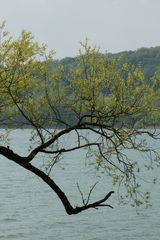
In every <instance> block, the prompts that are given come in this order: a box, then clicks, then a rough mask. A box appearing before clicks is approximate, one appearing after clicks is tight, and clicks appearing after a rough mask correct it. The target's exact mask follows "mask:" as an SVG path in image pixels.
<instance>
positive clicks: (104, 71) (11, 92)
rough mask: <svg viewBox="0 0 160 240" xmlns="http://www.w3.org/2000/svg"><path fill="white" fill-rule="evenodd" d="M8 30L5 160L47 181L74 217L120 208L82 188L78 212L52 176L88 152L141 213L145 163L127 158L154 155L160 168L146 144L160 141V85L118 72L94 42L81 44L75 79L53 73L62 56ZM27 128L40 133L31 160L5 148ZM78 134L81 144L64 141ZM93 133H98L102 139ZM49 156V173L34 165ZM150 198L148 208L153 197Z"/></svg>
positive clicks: (0, 149) (1, 84)
mask: <svg viewBox="0 0 160 240" xmlns="http://www.w3.org/2000/svg"><path fill="white" fill-rule="evenodd" d="M3 28H4V26H2V27H1V44H0V59H1V60H0V95H1V104H0V111H1V115H0V122H1V128H2V127H3V128H5V129H6V132H5V133H4V132H3V133H1V135H0V137H1V138H0V141H1V146H0V154H1V155H3V156H5V157H6V158H7V159H8V160H11V161H13V162H15V163H16V164H18V165H20V166H21V167H23V168H25V169H27V170H29V171H30V172H32V173H33V174H35V175H37V176H38V177H40V178H41V179H42V180H43V181H44V182H45V183H46V184H47V185H48V186H49V187H50V188H51V189H52V190H53V191H54V192H55V193H56V194H57V195H58V197H59V199H60V200H61V202H62V204H63V206H64V208H65V210H66V212H67V213H68V214H77V213H79V212H82V211H84V210H87V209H89V208H99V207H102V206H108V207H112V206H111V205H109V204H107V203H106V201H107V200H108V198H109V197H110V196H111V195H112V193H113V191H110V192H109V193H107V194H106V196H105V197H104V198H102V199H100V200H97V201H95V202H93V203H90V195H91V193H92V191H93V189H94V185H93V187H92V188H91V189H90V191H89V194H88V197H87V200H85V199H84V197H83V193H82V191H81V189H80V188H79V186H78V189H79V192H80V194H81V197H82V200H83V204H82V206H77V207H73V206H72V205H71V203H70V202H69V199H68V198H67V196H66V194H65V193H64V192H63V191H62V189H61V188H60V187H59V186H58V185H57V184H56V183H55V181H54V179H52V178H51V176H50V173H51V171H52V168H53V167H54V165H55V164H56V163H57V162H58V161H59V159H60V157H61V156H64V157H65V153H67V152H71V153H72V152H74V151H76V150H78V149H86V151H87V152H90V153H92V155H94V160H95V165H96V166H97V168H104V169H105V171H106V172H107V173H108V175H109V176H110V177H111V178H112V180H113V183H114V184H116V183H117V184H123V185H124V186H125V188H126V191H127V197H128V198H130V199H131V202H132V204H135V205H137V206H138V205H140V204H141V203H142V202H141V200H140V198H139V197H140V196H142V193H141V190H140V186H139V184H138V181H137V177H136V172H137V171H138V169H139V163H138V161H137V160H136V159H129V157H128V156H127V155H125V152H124V151H125V150H131V149H135V150H136V151H140V152H143V153H148V152H152V153H154V154H155V156H156V158H155V159H154V160H156V161H157V163H158V160H159V157H158V153H156V152H155V150H154V149H153V148H150V147H149V146H148V145H147V142H145V141H144V140H143V136H144V135H148V136H149V137H150V138H155V139H156V138H158V135H157V133H156V127H154V130H152V129H150V130H148V129H147V127H148V126H149V125H152V127H153V126H156V125H155V124H156V123H157V122H156V121H157V119H158V117H159V112H158V111H159V105H158V100H159V93H160V91H159V89H157V81H156V79H153V81H152V82H150V83H146V82H145V79H144V76H143V73H142V72H141V70H140V69H139V68H133V67H131V66H129V65H128V64H124V65H123V66H122V68H121V69H120V70H117V67H116V62H115V61H114V60H113V59H111V58H109V57H108V56H107V55H103V54H101V53H100V51H99V49H98V48H96V47H94V48H91V47H90V46H88V43H87V41H86V42H85V43H84V44H83V43H82V44H81V46H82V50H80V51H79V55H78V56H77V58H76V66H74V67H73V68H70V69H69V70H68V71H67V72H66V70H65V67H64V66H63V65H61V66H59V67H58V68H56V69H53V67H52V66H53V64H52V63H53V62H52V61H53V55H54V53H53V52H50V53H49V54H47V53H46V46H44V45H42V46H40V45H39V44H38V43H36V42H35V40H34V38H33V37H32V35H31V33H28V32H25V31H23V32H22V33H21V36H20V37H19V38H18V39H17V40H14V39H13V38H11V37H10V35H8V33H6V32H4V29H3ZM19 126H21V127H22V126H23V127H30V128H32V136H31V145H32V149H31V150H30V152H29V153H28V155H27V156H21V155H19V154H17V153H16V152H14V151H13V150H12V149H11V148H10V146H7V145H6V144H5V142H4V139H5V138H6V137H7V134H8V128H10V129H12V128H13V127H19ZM142 127H143V129H142ZM72 132H74V133H75V134H76V141H75V142H74V144H73V145H72V146H71V147H68V146H67V145H66V146H62V145H61V144H60V142H61V139H62V137H63V136H66V135H68V134H70V133H72ZM88 132H90V133H94V139H93V138H91V137H89V135H88V134H86V133H88ZM139 136H141V137H140V138H139ZM33 143H34V144H33ZM7 144H8V143H7ZM41 154H43V155H44V154H45V156H46V163H47V170H46V171H42V170H41V169H40V168H38V167H36V166H34V164H33V160H34V158H35V157H36V156H37V155H38V157H40V155H41ZM48 156H49V157H50V161H48ZM151 160H153V159H151ZM151 162H152V161H151ZM143 196H146V199H144V201H145V202H146V204H148V193H147V194H145V193H144V195H143Z"/></svg>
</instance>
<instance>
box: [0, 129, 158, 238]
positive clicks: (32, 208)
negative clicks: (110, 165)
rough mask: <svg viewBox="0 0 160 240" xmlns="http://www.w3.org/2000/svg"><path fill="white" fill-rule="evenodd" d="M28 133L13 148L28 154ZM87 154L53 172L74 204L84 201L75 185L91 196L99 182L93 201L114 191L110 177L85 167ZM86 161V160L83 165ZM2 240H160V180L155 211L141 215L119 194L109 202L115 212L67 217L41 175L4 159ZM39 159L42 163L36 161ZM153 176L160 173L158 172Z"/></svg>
mask: <svg viewBox="0 0 160 240" xmlns="http://www.w3.org/2000/svg"><path fill="white" fill-rule="evenodd" d="M28 134H29V130H15V131H13V133H12V147H13V149H16V151H17V152H19V153H21V154H25V152H26V151H27V148H25V147H24V146H26V144H27V140H26V139H27V136H28ZM83 157H84V156H83V153H82V152H80V151H79V152H77V153H76V154H75V155H73V156H72V158H71V156H70V155H67V156H66V158H65V159H64V160H62V163H61V164H59V165H57V166H56V168H55V169H54V170H53V176H54V179H55V180H56V182H57V183H58V184H60V186H61V187H62V189H63V190H64V191H65V192H66V194H67V196H68V197H69V199H70V200H71V202H72V203H73V204H74V203H75V204H76V203H78V204H79V203H80V200H81V199H80V195H79V193H78V191H77V188H76V182H78V183H79V185H80V186H81V188H82V189H83V190H84V191H86V192H87V190H88V189H89V186H91V184H92V183H93V182H96V181H97V178H98V179H99V184H98V186H97V187H96V189H95V193H94V194H93V198H94V200H97V199H99V198H100V197H104V196H105V194H106V192H108V191H110V190H114V188H113V187H112V186H111V185H110V183H109V181H108V180H107V178H105V177H101V178H100V177H99V176H98V175H97V174H96V173H95V171H94V170H93V169H89V168H87V167H86V166H85V160H83ZM80 159H81V161H79V160H80ZM0 161H1V164H0V239H3V240H9V239H12V240H14V239H16V240H24V239H28V240H51V239H55V240H83V239H84V240H105V239H111V240H132V239H133V240H135V239H136V240H139V239H141V240H159V239H160V184H159V183H160V182H159V181H158V182H157V184H156V185H152V184H151V183H149V184H147V183H146V184H147V186H146V188H147V190H149V191H151V192H152V197H153V207H152V208H149V209H140V210H139V214H137V213H136V211H135V209H133V208H131V207H129V206H121V205H119V204H118V200H117V195H116V194H114V195H112V197H111V198H110V200H109V203H110V204H112V205H113V206H114V209H110V208H101V209H99V210H94V209H91V210H88V211H86V212H82V213H80V214H78V215H75V216H68V215H67V214H66V213H65V211H64V209H63V206H62V205H61V202H60V201H59V199H58V198H57V196H56V195H55V194H54V192H53V191H52V190H51V189H50V188H49V187H48V186H47V185H45V183H43V182H42V181H41V180H40V179H39V178H38V177H36V176H33V174H31V173H29V172H27V171H26V170H24V169H23V168H21V167H19V166H17V165H16V164H14V163H12V162H11V161H8V160H7V159H5V158H3V157H0ZM36 161H39V159H38V158H37V160H36ZM152 174H154V175H157V176H158V175H159V170H156V171H154V172H153V173H152Z"/></svg>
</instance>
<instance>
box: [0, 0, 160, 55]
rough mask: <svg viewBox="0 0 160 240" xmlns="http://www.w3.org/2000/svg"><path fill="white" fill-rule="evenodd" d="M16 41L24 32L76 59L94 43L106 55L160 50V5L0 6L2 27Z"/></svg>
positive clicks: (77, 1)
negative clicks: (82, 46)
mask: <svg viewBox="0 0 160 240" xmlns="http://www.w3.org/2000/svg"><path fill="white" fill-rule="evenodd" d="M3 20H5V21H6V30H7V31H9V32H10V33H11V35H13V36H14V37H17V36H19V35H20V33H21V31H22V30H23V29H25V30H27V31H31V32H32V34H33V35H34V37H35V39H36V41H38V42H39V43H45V44H47V45H48V49H54V50H55V51H56V58H58V59H62V58H64V57H74V56H76V55H77V54H78V49H79V48H80V42H83V41H85V39H86V38H88V39H89V43H90V44H91V45H97V46H98V47H100V48H101V51H102V52H112V53H116V52H120V51H125V50H136V49H138V48H141V47H154V46H160V28H159V24H160V0H0V21H3Z"/></svg>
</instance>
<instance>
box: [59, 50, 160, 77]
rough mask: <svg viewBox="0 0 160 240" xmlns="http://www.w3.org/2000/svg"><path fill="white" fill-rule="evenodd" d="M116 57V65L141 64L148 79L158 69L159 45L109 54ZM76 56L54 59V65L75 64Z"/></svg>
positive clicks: (159, 58)
mask: <svg viewBox="0 0 160 240" xmlns="http://www.w3.org/2000/svg"><path fill="white" fill-rule="evenodd" d="M109 55H110V56H111V57H114V58H116V60H117V61H118V66H120V65H121V64H123V63H126V62H127V63H129V64H131V65H135V66H138V65H140V66H141V69H142V71H143V73H144V75H145V78H146V79H147V80H148V79H149V78H150V77H151V76H153V74H154V73H155V72H157V71H160V47H151V48H144V47H143V48H139V49H138V50H136V51H124V52H120V53H117V54H109ZM75 63H76V58H71V57H66V58H64V59H62V60H60V61H55V62H54V65H58V64H64V65H65V66H66V67H69V66H71V65H75Z"/></svg>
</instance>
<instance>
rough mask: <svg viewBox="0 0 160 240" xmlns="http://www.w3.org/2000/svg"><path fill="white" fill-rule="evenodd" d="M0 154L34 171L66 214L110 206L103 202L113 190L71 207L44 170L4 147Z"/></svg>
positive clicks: (0, 148)
mask: <svg viewBox="0 0 160 240" xmlns="http://www.w3.org/2000/svg"><path fill="white" fill-rule="evenodd" d="M0 154H1V155H3V156H5V157H6V158H8V159H10V160H12V161H13V162H15V163H17V164H19V165H20V166H22V167H23V168H25V169H27V170H29V171H30V172H32V173H34V174H35V175H37V176H38V177H40V178H41V179H42V180H43V181H44V182H45V183H46V184H47V185H48V186H49V187H50V188H51V189H52V190H53V191H54V192H55V193H56V194H57V195H58V197H59V199H60V200H61V202H62V204H63V206H64V208H65V210H66V212H67V214H69V215H72V214H78V213H80V212H82V211H84V210H87V209H89V208H95V209H96V208H98V207H102V206H107V207H111V208H112V206H111V205H108V204H104V202H105V201H107V199H108V198H109V197H110V196H111V195H112V193H113V191H111V192H109V193H108V194H107V195H106V196H105V197H104V198H103V199H101V200H99V201H96V202H94V203H90V204H86V205H83V206H81V207H75V208H73V207H72V205H71V204H70V202H69V200H68V198H67V196H66V195H65V193H64V192H63V191H62V190H61V189H60V187H59V186H58V185H57V184H56V183H55V182H54V181H53V179H51V178H50V177H49V176H48V175H47V174H46V173H45V172H43V171H41V170H40V169H38V168H37V167H35V166H33V165H32V164H31V163H30V162H28V158H27V157H21V156H19V155H18V154H16V153H14V152H13V151H12V150H10V149H9V148H6V147H0Z"/></svg>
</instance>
